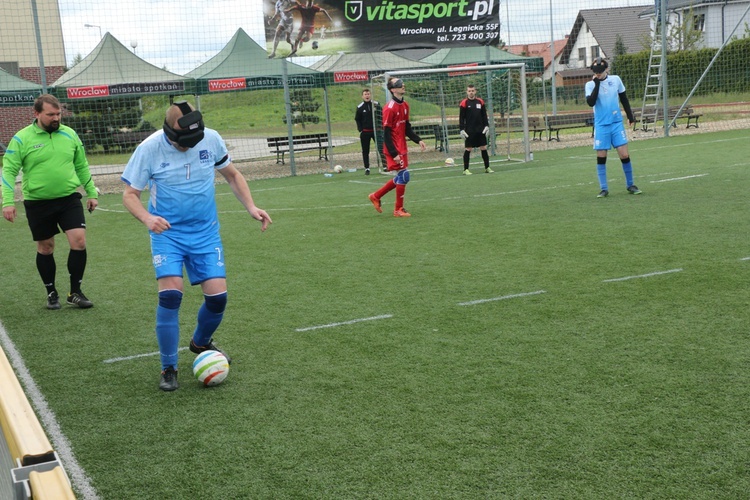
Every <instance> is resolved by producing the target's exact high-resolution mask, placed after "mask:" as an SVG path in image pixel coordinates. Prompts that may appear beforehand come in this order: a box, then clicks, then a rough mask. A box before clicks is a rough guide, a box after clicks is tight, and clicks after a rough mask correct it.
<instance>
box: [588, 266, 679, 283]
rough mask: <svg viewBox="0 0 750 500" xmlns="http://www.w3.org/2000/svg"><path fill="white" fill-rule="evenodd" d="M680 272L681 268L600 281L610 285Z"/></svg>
mask: <svg viewBox="0 0 750 500" xmlns="http://www.w3.org/2000/svg"><path fill="white" fill-rule="evenodd" d="M680 271H682V268H681V267H680V268H678V269H670V270H669V271H656V272H655V273H647V274H639V275H637V276H625V277H624V278H612V279H608V280H602V283H611V282H613V281H626V280H632V279H636V278H649V277H651V276H658V275H660V274H669V273H679V272H680Z"/></svg>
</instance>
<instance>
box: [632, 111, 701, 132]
mask: <svg viewBox="0 0 750 500" xmlns="http://www.w3.org/2000/svg"><path fill="white" fill-rule="evenodd" d="M679 110H680V106H670V107H669V108H668V109H667V119H668V120H669V121H672V120H673V119H674V118H675V116H677V112H678V111H679ZM641 112H642V109H635V110H633V115H635V123H634V124H633V130H635V129H636V127H637V126H638V122H640V123H641V129H642V130H643V131H644V132H648V126H649V124H652V123H654V121H659V120H661V119H662V116H663V115H664V109H663V108H659V109H657V110H656V117H655V120H654V117H653V116H647V117H645V119H643V120H641ZM701 116H703V113H697V112H696V111H695V110H693V107H692V106H685V109H683V110H682V112H681V113H680V114H679V116H677V118H678V119H679V118H687V125H686V127H685V128H690V127H695V128H698V119H699V118H700V117H701ZM676 126H677V122H676V121H675V127H676Z"/></svg>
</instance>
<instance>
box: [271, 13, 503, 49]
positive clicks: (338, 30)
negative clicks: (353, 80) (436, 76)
mask: <svg viewBox="0 0 750 500" xmlns="http://www.w3.org/2000/svg"><path fill="white" fill-rule="evenodd" d="M264 13H265V19H266V45H267V49H268V54H269V57H290V56H311V55H329V54H337V53H339V52H347V53H356V52H381V51H387V50H399V49H442V48H451V47H467V46H479V45H497V44H498V42H499V40H500V1H499V0H457V1H442V0H423V1H414V0H326V1H315V0H298V1H295V0H264Z"/></svg>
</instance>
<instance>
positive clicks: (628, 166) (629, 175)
mask: <svg viewBox="0 0 750 500" xmlns="http://www.w3.org/2000/svg"><path fill="white" fill-rule="evenodd" d="M620 161H621V162H622V171H623V172H624V173H625V182H626V183H627V187H630V186H632V185H633V164H632V163H630V157H629V156H628V157H627V158H623V159H621V160H620Z"/></svg>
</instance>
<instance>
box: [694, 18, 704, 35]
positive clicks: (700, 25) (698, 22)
mask: <svg viewBox="0 0 750 500" xmlns="http://www.w3.org/2000/svg"><path fill="white" fill-rule="evenodd" d="M705 25H706V14H695V15H694V16H693V29H694V30H695V31H700V32H703V29H704V28H705Z"/></svg>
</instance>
